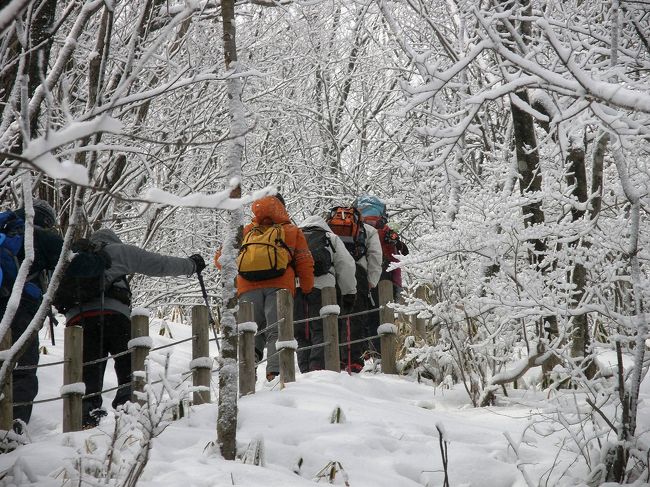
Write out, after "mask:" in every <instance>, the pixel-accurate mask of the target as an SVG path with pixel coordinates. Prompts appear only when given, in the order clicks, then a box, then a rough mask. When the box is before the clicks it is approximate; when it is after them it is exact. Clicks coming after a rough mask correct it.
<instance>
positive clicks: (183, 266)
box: [65, 228, 195, 321]
mask: <svg viewBox="0 0 650 487" xmlns="http://www.w3.org/2000/svg"><path fill="white" fill-rule="evenodd" d="M90 240H91V241H92V242H94V243H97V244H101V243H103V244H105V246H104V251H105V252H106V253H107V254H108V255H109V256H110V258H111V267H110V268H109V269H106V284H107V286H108V285H110V284H111V283H115V284H114V285H115V286H118V287H126V282H124V279H123V278H124V277H125V276H127V275H128V274H136V273H137V274H144V275H146V276H154V277H163V276H183V275H185V276H188V277H189V276H191V275H192V274H193V273H194V270H195V265H194V262H193V261H192V260H190V259H188V258H181V257H168V256H165V255H160V254H156V253H154V252H148V251H146V250H142V249H141V248H139V247H136V246H134V245H128V244H124V243H122V241H121V240H120V238H119V237H118V236H117V235H116V234H115V232H113V230H110V229H108V228H103V229H101V230H97V231H96V232H95V233H93V235H92V236H91V237H90ZM102 309H104V310H108V311H117V312H118V313H121V314H123V315H125V316H127V317H130V316H131V309H130V306H128V305H126V304H124V303H122V302H121V301H118V300H117V299H113V298H110V297H107V296H105V297H104V303H103V304H102V302H101V300H100V299H97V300H94V301H89V302H88V303H84V304H83V305H82V306H80V307H78V308H72V309H70V310H69V311H68V312H67V313H66V314H65V316H66V320H68V321H69V320H70V319H72V318H74V317H75V316H76V315H78V314H80V313H81V312H86V311H97V310H102Z"/></svg>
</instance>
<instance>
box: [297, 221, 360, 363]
mask: <svg viewBox="0 0 650 487" xmlns="http://www.w3.org/2000/svg"><path fill="white" fill-rule="evenodd" d="M299 227H300V229H301V230H302V231H303V233H304V234H305V237H306V239H307V244H308V246H309V250H310V251H311V255H312V258H313V259H314V289H313V290H312V292H310V293H309V294H304V293H303V292H302V289H301V288H298V289H297V290H296V299H295V301H294V303H295V304H294V319H295V320H296V321H298V320H303V319H306V318H319V317H320V309H321V307H322V296H321V289H323V288H324V287H335V286H336V287H337V288H338V289H337V291H338V294H339V295H340V299H339V302H340V303H341V311H342V313H344V314H345V313H349V312H351V311H352V308H353V306H354V301H355V296H356V292H357V289H356V287H357V280H356V277H355V263H354V258H353V257H352V255H350V253H349V252H348V251H347V249H346V248H345V244H344V243H343V241H342V240H341V239H340V238H339V237H338V236H337V235H336V234H334V233H332V231H331V230H330V227H329V226H328V225H327V222H326V221H325V220H324V219H323V218H321V217H320V216H310V217H309V218H307V219H306V220H305V221H303V222H302V223H301V224H300V225H299ZM294 333H295V337H296V340H297V341H298V347H299V348H302V347H307V346H313V345H319V344H322V343H323V320H322V319H315V320H310V321H307V322H306V323H298V324H296V326H295V330H294ZM297 355H298V368H299V369H300V372H302V373H305V372H309V371H312V370H321V369H323V368H324V367H325V349H324V347H316V348H311V349H309V350H301V351H298V352H297Z"/></svg>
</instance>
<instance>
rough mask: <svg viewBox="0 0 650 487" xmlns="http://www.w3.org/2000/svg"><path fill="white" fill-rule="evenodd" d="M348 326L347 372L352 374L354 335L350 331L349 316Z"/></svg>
mask: <svg viewBox="0 0 650 487" xmlns="http://www.w3.org/2000/svg"><path fill="white" fill-rule="evenodd" d="M347 324H348V326H347V328H348V366H347V372H348V374H350V375H352V344H351V343H350V342H351V341H352V336H351V332H350V317H349V316H348V319H347Z"/></svg>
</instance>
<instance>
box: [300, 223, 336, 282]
mask: <svg viewBox="0 0 650 487" xmlns="http://www.w3.org/2000/svg"><path fill="white" fill-rule="evenodd" d="M302 233H304V234H305V239H307V246H308V247H309V251H310V252H311V256H312V257H313V258H314V275H315V276H322V275H325V274H327V273H328V272H329V271H330V268H331V267H332V252H334V247H333V246H332V242H330V239H329V238H328V237H327V230H325V229H323V228H321V227H306V228H303V229H302ZM328 247H329V248H328ZM330 249H331V251H330Z"/></svg>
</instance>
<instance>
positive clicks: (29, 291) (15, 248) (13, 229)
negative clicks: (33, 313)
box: [0, 211, 43, 299]
mask: <svg viewBox="0 0 650 487" xmlns="http://www.w3.org/2000/svg"><path fill="white" fill-rule="evenodd" d="M24 242H25V221H24V220H23V219H22V218H19V217H18V216H17V215H16V214H15V213H14V212H13V211H3V212H2V213H0V297H2V298H8V297H9V296H10V295H11V289H12V288H13V285H14V282H16V276H17V275H18V268H19V267H20V261H21V259H19V257H18V256H19V254H20V252H21V251H22V250H23V244H24ZM33 277H34V276H28V278H27V280H28V282H26V283H25V287H24V288H23V293H25V294H26V295H27V296H29V297H30V298H33V299H40V298H41V296H42V294H43V293H42V291H41V288H40V287H39V286H38V285H37V284H36V283H33V282H29V279H30V278H33Z"/></svg>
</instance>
